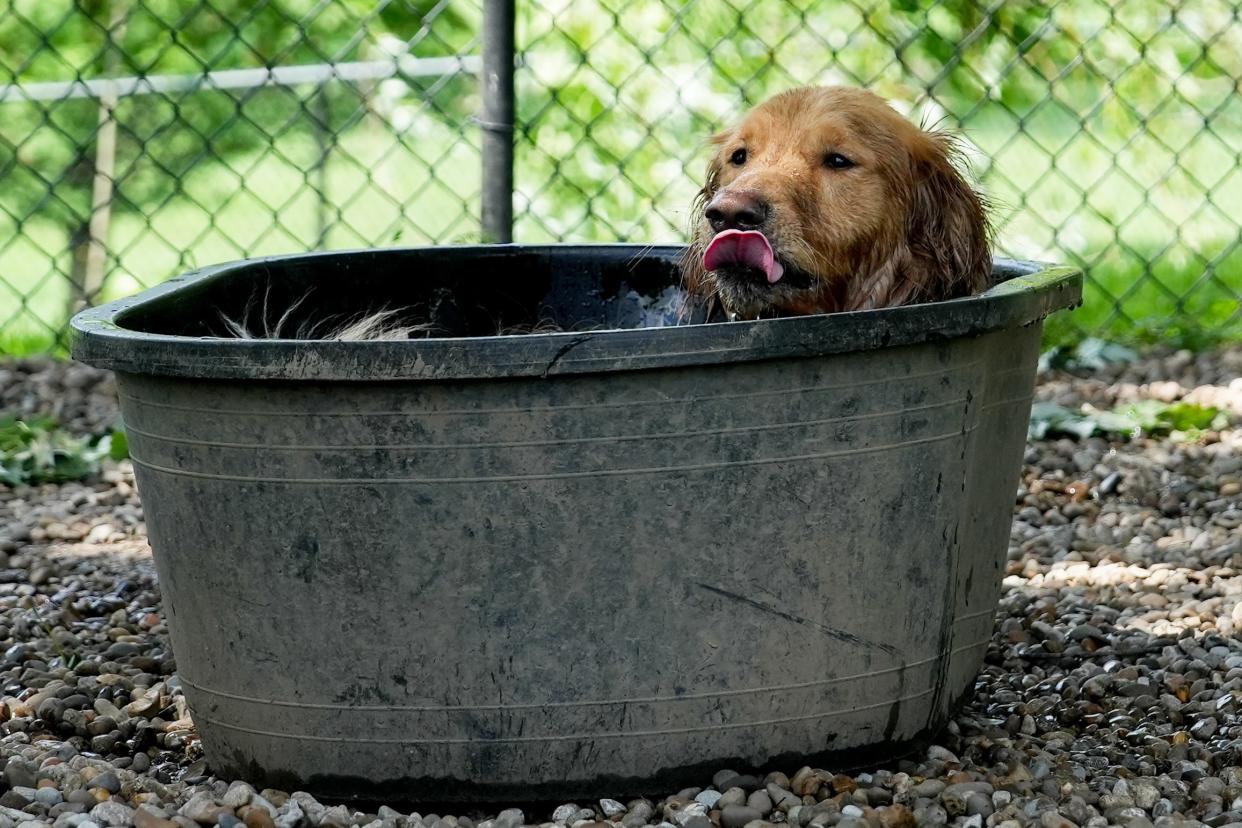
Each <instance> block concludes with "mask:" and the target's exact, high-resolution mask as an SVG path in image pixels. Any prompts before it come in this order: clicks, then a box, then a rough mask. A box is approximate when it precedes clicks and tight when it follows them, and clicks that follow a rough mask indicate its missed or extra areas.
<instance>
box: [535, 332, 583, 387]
mask: <svg viewBox="0 0 1242 828" xmlns="http://www.w3.org/2000/svg"><path fill="white" fill-rule="evenodd" d="M593 338H594V337H592V336H579V337H575V338H574V339H573V340H571V341H570V342H567V343H566V344H564V345H562V346H561V348H560V350H559V351H557V352H556V354H554V355H553V357H552V359H551V361H549V362H548V365H547V367H546V368H544V369H543V376H544V378H545V379H546V378H547V376H548V374H550V373H552V369H553V368H555V367H556V364H557V363H558V362H560V361H561V360H562V359H563V358H564V357H565V355H566V354H568V353H569V352H570V351H572V350H573V349H574V348H577V347H578V346H579V345H581V344H582V343H583V342H589V341H591V340H592V339H593Z"/></svg>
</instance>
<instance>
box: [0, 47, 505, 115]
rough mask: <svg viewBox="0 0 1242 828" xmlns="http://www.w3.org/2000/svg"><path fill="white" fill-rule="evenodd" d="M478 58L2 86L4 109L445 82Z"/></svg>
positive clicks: (475, 69) (469, 70)
mask: <svg viewBox="0 0 1242 828" xmlns="http://www.w3.org/2000/svg"><path fill="white" fill-rule="evenodd" d="M481 67H482V63H481V61H480V59H479V57H478V56H477V55H453V56H448V57H432V58H420V57H412V56H410V55H402V56H400V57H397V58H394V59H387V60H362V61H349V62H342V63H309V64H301V65H298V66H272V67H260V68H258V69H221V70H216V71H211V72H201V73H198V74H182V75H136V76H132V77H119V78H93V79H91V80H73V81H47V82H38V83H10V84H3V85H0V104H6V103H16V102H28V101H65V100H72V99H75V98H111V99H116V98H122V97H128V96H133V95H163V94H168V93H182V92H197V91H200V90H210V89H216V90H221V89H253V88H256V87H260V86H304V85H316V86H319V85H323V84H325V83H329V82H331V81H334V80H337V81H345V82H348V83H358V82H360V81H368V80H382V79H384V78H393V77H409V78H417V77H440V76H444V75H455V74H467V75H473V74H478V73H479V71H480V69H481Z"/></svg>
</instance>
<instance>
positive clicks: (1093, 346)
mask: <svg viewBox="0 0 1242 828" xmlns="http://www.w3.org/2000/svg"><path fill="white" fill-rule="evenodd" d="M1138 358H1139V355H1138V353H1137V352H1136V351H1134V350H1133V349H1131V348H1127V347H1126V346H1125V345H1121V344H1119V343H1117V342H1108V341H1106V340H1103V339H1098V338H1096V337H1090V336H1089V337H1086V338H1084V339H1082V340H1079V341H1078V342H1077V343H1076V344H1072V345H1070V344H1066V345H1055V346H1053V347H1052V348H1050V349H1048V350H1047V351H1045V352H1044V353H1043V354H1041V355H1040V357H1039V370H1040V371H1048V370H1051V369H1060V370H1065V371H1098V370H1100V369H1101V368H1103V367H1105V366H1107V365H1119V364H1122V365H1124V364H1125V363H1129V362H1134V361H1135V360H1137V359H1138Z"/></svg>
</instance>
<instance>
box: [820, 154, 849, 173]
mask: <svg viewBox="0 0 1242 828" xmlns="http://www.w3.org/2000/svg"><path fill="white" fill-rule="evenodd" d="M824 166H825V167H828V168H829V169H833V170H848V169H849V168H850V167H852V166H854V162H853V161H851V160H850V159H848V158H846V157H845V156H844V155H842V154H841V153H839V152H830V153H828V154H827V155H825V156H824Z"/></svg>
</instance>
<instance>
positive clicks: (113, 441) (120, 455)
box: [100, 428, 129, 460]
mask: <svg viewBox="0 0 1242 828" xmlns="http://www.w3.org/2000/svg"><path fill="white" fill-rule="evenodd" d="M104 440H106V441H107V451H108V456H109V457H111V458H112V459H113V460H125V459H127V458H128V457H129V437H127V436H126V434H125V429H124V428H115V429H113V431H112V433H111V434H109V435H108V436H107V437H105V438H104ZM100 442H101V445H102V444H103V441H100Z"/></svg>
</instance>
